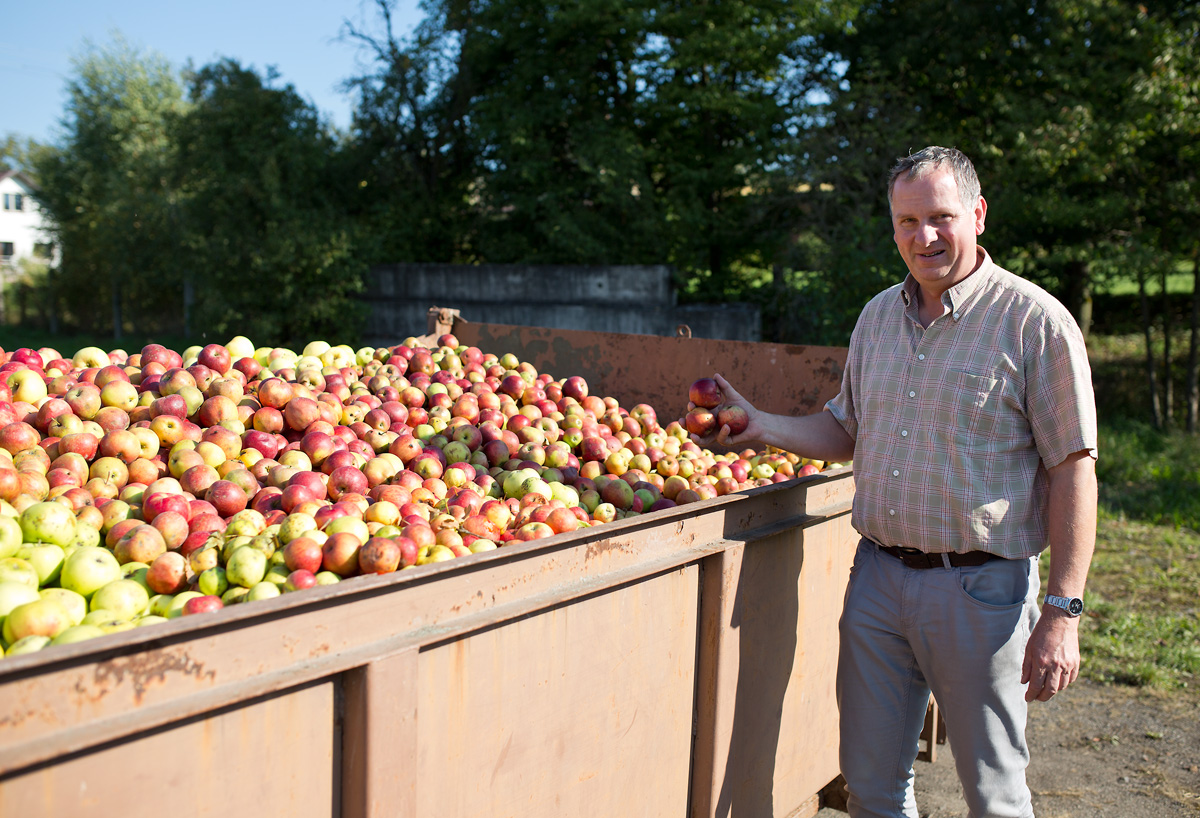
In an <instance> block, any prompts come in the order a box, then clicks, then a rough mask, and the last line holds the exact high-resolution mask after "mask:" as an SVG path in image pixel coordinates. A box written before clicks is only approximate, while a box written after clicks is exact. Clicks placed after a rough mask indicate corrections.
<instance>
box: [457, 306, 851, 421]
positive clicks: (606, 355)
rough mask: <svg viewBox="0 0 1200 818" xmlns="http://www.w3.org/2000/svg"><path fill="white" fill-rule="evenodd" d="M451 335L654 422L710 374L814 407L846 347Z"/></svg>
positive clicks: (462, 325) (573, 335)
mask: <svg viewBox="0 0 1200 818" xmlns="http://www.w3.org/2000/svg"><path fill="white" fill-rule="evenodd" d="M468 317H469V316H468ZM453 332H454V334H455V335H456V336H457V337H458V340H459V341H460V342H461V343H464V344H467V345H470V346H477V347H479V348H480V349H482V350H484V351H486V352H495V353H497V354H499V353H501V352H512V353H514V354H516V355H517V356H518V357H519V358H520V359H521V360H523V361H529V362H530V363H532V364H533V365H534V366H536V367H537V368H538V371H539V372H549V373H550V374H552V375H554V376H555V377H567V376H568V375H582V376H583V377H584V379H586V380H587V382H588V386H589V388H590V390H591V392H592V394H597V395H612V396H615V397H618V398H620V399H621V404H622V405H623V406H626V407H632V406H633V405H635V404H638V403H648V404H650V405H651V406H653V407H654V408H655V409H656V410H657V411H658V413H659V417H660V420H661V419H662V418H668V419H672V418H674V417H682V416H683V414H684V413H685V412H686V411H687V400H688V398H687V391H688V386H689V385H691V383H692V381H694V380H696V379H697V378H703V377H708V376H711V375H712V374H713V373H715V372H719V373H721V374H722V375H724V376H725V378H726V379H727V380H728V381H729V382H730V384H732V385H733V387H734V388H735V389H737V390H738V391H739V392H741V393H742V394H743V395H745V396H746V397H747V398H749V399H750V400H751V401H752V402H753V403H754V405H755V406H757V407H759V408H761V409H765V410H766V411H768V412H775V413H778V414H786V415H803V414H808V413H811V412H816V411H819V410H820V409H821V407H823V406H824V405H825V402H826V401H827V400H829V399H830V398H831V397H833V396H834V395H836V394H837V392H838V389H839V388H840V387H841V382H842V370H843V368H844V367H845V365H846V352H847V350H846V349H845V347H821V346H799V345H793V344H768V343H750V342H745V341H720V340H713V339H710V338H678V337H677V338H660V337H657V336H652V335H626V334H621V333H612V332H583V331H574V332H564V331H562V330H551V329H541V328H538V327H516V326H506V325H502V324H476V323H473V322H471V321H469V320H461V319H460V320H456V321H454V323H453ZM664 425H665V423H664Z"/></svg>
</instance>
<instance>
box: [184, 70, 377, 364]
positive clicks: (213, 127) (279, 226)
mask: <svg viewBox="0 0 1200 818" xmlns="http://www.w3.org/2000/svg"><path fill="white" fill-rule="evenodd" d="M274 78H275V77H274V75H273V73H271V72H268V73H267V76H266V77H265V78H264V77H262V76H260V75H259V74H258V73H256V72H255V71H253V70H250V69H247V68H243V67H242V66H241V65H239V64H238V63H237V62H236V61H233V60H222V61H220V62H217V63H214V64H212V65H208V66H205V67H204V68H201V69H200V70H199V71H196V72H194V73H193V74H191V76H190V78H189V79H190V82H189V94H188V96H189V99H190V101H191V108H190V109H189V111H188V113H187V114H186V115H185V116H183V117H180V118H179V120H178V121H177V123H176V126H175V129H174V131H173V133H172V138H173V141H174V145H175V157H176V158H175V173H174V176H173V187H174V189H175V190H177V191H179V194H180V205H179V212H178V216H177V218H178V222H179V225H180V228H181V233H182V235H183V246H184V248H185V252H184V253H183V254H182V255H181V258H180V259H179V266H180V268H181V269H182V271H183V273H184V275H185V276H186V278H187V280H188V281H189V282H190V288H189V290H190V291H191V292H193V293H194V299H195V315H194V317H193V318H192V319H191V320H192V323H193V325H194V326H195V327H197V328H203V330H204V331H207V332H213V333H215V336H216V337H218V338H224V337H227V336H230V335H235V334H239V333H247V334H250V335H251V337H255V338H262V339H273V340H275V341H286V342H299V341H303V340H305V339H306V338H308V339H311V338H312V337H327V336H328V337H346V336H351V337H353V335H354V334H355V333H356V331H357V326H358V324H359V321H360V320H361V312H362V309H361V302H359V301H358V300H357V299H356V298H355V297H354V296H355V294H356V293H357V292H358V291H359V289H360V288H361V281H362V265H361V263H360V262H359V261H357V259H356V257H355V247H354V245H355V242H354V233H353V230H352V228H351V225H350V224H349V223H348V221H347V219H346V218H345V216H344V215H343V214H342V212H341V209H340V207H339V202H340V195H339V193H340V188H341V181H340V180H339V179H338V178H337V177H336V176H335V174H334V173H333V172H332V168H333V163H332V161H331V158H332V157H333V156H334V154H335V148H336V146H335V143H334V140H333V138H332V136H331V135H330V134H329V133H328V132H327V131H326V129H325V128H324V127H323V126H322V124H321V122H320V120H319V117H318V115H317V112H316V111H315V110H314V109H313V108H312V106H310V105H309V104H308V103H306V102H305V101H304V100H302V99H301V98H300V96H299V95H298V94H297V93H296V91H295V90H294V89H293V88H292V87H291V86H286V87H284V88H275V87H272V85H271V83H272V82H273V80H274Z"/></svg>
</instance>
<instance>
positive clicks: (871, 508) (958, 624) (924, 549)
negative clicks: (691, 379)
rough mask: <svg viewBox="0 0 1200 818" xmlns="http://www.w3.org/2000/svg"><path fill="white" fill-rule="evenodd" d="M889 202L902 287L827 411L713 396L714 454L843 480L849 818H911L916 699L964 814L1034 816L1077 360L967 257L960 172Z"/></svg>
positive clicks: (948, 169) (1071, 547)
mask: <svg viewBox="0 0 1200 818" xmlns="http://www.w3.org/2000/svg"><path fill="white" fill-rule="evenodd" d="M888 201H889V204H890V206H891V214H892V225H893V228H894V230H895V240H896V247H897V248H898V249H899V251H900V256H901V257H902V258H903V259H904V262H905V264H906V265H907V266H908V275H907V277H906V278H905V280H904V282H903V283H902V284H898V285H896V286H894V287H891V288H890V289H888V290H885V291H884V292H882V293H880V294H879V295H877V296H876V297H875V298H873V299H872V300H871V301H870V303H868V304H867V306H866V307H865V308H864V310H863V312H862V314H861V316H860V317H859V320H858V324H857V326H856V327H855V330H854V334H853V336H852V338H851V341H850V351H849V357H848V359H847V362H846V370H845V373H844V376H843V381H842V388H841V392H840V393H839V394H838V395H837V397H835V398H834V399H833V400H831V401H829V403H828V404H827V405H826V406H825V409H824V411H822V412H818V413H816V414H814V415H809V416H807V417H802V418H793V417H785V416H781V415H770V414H767V413H765V412H760V411H758V410H756V409H754V407H753V406H752V405H751V404H750V403H749V402H748V401H746V400H745V399H744V398H742V397H741V396H740V395H738V393H737V392H736V391H735V390H734V389H733V388H732V387H731V386H730V385H729V384H728V383H727V382H726V381H725V380H724V379H723V378H720V376H718V382H719V383H720V385H721V387H722V388H723V389H724V390H725V394H726V398H727V399H728V400H731V401H735V402H738V403H740V404H741V405H742V406H744V407H745V408H746V409H747V411H748V412H749V414H750V425H749V427H748V428H747V429H746V431H745V432H743V433H742V434H741V435H739V436H736V437H731V436H730V435H729V429H728V427H725V428H723V429H722V430H721V431H720V432H719V434H718V440H719V442H722V443H728V444H730V445H734V446H737V445H740V444H742V443H744V442H747V441H751V440H757V441H761V442H764V443H769V444H772V445H775V446H778V447H780V448H782V449H785V450H788V451H792V452H796V453H798V454H803V455H806V456H809V457H812V458H816V459H822V460H831V461H843V460H850V459H853V460H854V471H855V484H856V488H855V492H856V493H855V500H854V511H853V524H854V527H855V529H856V530H857V531H858V532H859V533H860V534H861V535H862V536H863V539H862V541H861V542H860V543H859V546H858V550H857V552H856V555H855V560H854V566H853V568H852V570H851V576H850V583H849V586H848V588H847V592H846V605H845V610H844V613H843V615H842V621H841V648H840V655H839V663H838V682H837V695H838V703H839V708H840V711H841V767H842V774H843V776H844V777H845V778H846V782H847V786H848V790H849V811H850V814H851V815H852V816H856V818H857V817H859V816H900V815H904V816H912V817H913V818H916V816H917V811H916V805H915V802H914V797H913V787H912V779H913V773H912V767H913V761H914V760H915V758H916V754H917V742H918V736H919V734H920V731H921V727H922V723H923V719H924V715H925V708H926V704H927V700H928V696H929V693H930V691H931V690H932V692H933V695H934V696H935V697H936V699H937V701H938V704H939V706H940V707H941V709H942V712H943V713H944V715H945V720H946V729H947V733H948V735H949V739H950V745H951V749H952V750H953V752H954V757H955V764H956V767H957V770H958V774H959V777H960V779H961V781H962V784H963V791H964V794H965V797H966V800H967V804H968V807H969V808H970V814H971V815H972V816H975V817H977V818H982V817H983V816H989V818H991V817H993V816H994V817H995V818H999V817H1000V816H1031V815H1033V810H1032V806H1031V803H1030V795H1029V788H1028V786H1027V785H1026V783H1025V768H1026V766H1027V764H1028V758H1029V756H1028V747H1027V745H1026V742H1025V721H1026V713H1027V702H1029V701H1032V700H1035V699H1036V700H1038V701H1047V700H1049V699H1050V698H1051V697H1052V696H1054V695H1055V694H1057V693H1058V692H1060V691H1062V690H1063V689H1065V688H1066V687H1067V686H1068V685H1070V684H1071V682H1073V681H1074V680H1075V678H1076V676H1077V675H1078V672H1079V640H1078V623H1079V620H1078V616H1079V613H1080V611H1081V609H1082V602H1081V601H1080V600H1081V598H1082V596H1083V586H1084V581H1085V579H1086V577H1087V569H1088V565H1089V563H1090V561H1091V555H1092V550H1093V547H1094V544H1095V526H1096V479H1095V462H1094V458H1095V457H1096V417H1095V399H1094V396H1093V393H1092V385H1091V373H1090V370H1089V367H1088V362H1087V355H1086V351H1085V349H1084V343H1083V338H1082V335H1081V333H1080V332H1079V329H1078V327H1077V326H1076V324H1075V322H1074V320H1073V319H1072V318H1071V316H1070V314H1069V313H1068V312H1067V311H1066V309H1064V308H1063V306H1062V305H1061V304H1060V303H1059V302H1058V301H1056V300H1055V299H1054V298H1053V297H1051V296H1050V295H1049V294H1047V293H1046V292H1045V291H1044V290H1042V289H1040V288H1039V287H1036V286H1035V285H1033V284H1031V283H1029V282H1028V281H1025V280H1024V279H1021V278H1019V277H1017V276H1015V275H1013V274H1011V273H1009V272H1007V271H1005V270H1003V269H1001V268H1000V267H998V266H996V264H994V263H993V262H992V260H991V258H990V257H989V256H988V253H987V252H986V251H985V250H984V249H983V248H982V247H980V246H978V244H977V237H978V236H979V235H980V234H982V233H983V230H984V222H985V217H986V215H987V203H986V201H985V200H984V198H983V196H981V195H980V189H979V180H978V178H977V177H976V174H975V169H974V167H973V166H972V165H971V162H970V160H969V159H967V157H966V156H965V155H963V154H962V153H961V152H960V151H958V150H954V149H946V148H940V147H929V148H926V149H924V150H922V151H920V152H918V153H915V154H912V155H910V156H908V157H905V158H903V159H901V160H900V161H899V162H898V163H897V164H896V166H895V167H894V168H893V169H892V172H891V175H890V178H889V182H888ZM1047 547H1048V548H1049V549H1050V555H1051V561H1050V572H1049V578H1048V582H1047V587H1046V591H1047V595H1046V596H1045V597H1043V598H1042V599H1041V600H1039V598H1038V593H1039V578H1038V566H1037V561H1038V555H1039V554H1040V553H1041V552H1042V551H1043V550H1044V549H1046V548H1047ZM1039 608H1040V612H1039Z"/></svg>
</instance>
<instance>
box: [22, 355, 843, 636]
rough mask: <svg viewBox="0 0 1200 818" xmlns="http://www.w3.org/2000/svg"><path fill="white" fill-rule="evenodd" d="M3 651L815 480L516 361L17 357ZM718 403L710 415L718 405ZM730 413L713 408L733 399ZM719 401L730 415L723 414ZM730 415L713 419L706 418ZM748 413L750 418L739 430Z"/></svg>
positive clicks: (698, 428)
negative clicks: (714, 444) (723, 450)
mask: <svg viewBox="0 0 1200 818" xmlns="http://www.w3.org/2000/svg"><path fill="white" fill-rule="evenodd" d="M0 362H2V365H0V623H2V625H0V638H2V639H3V642H2V644H0V647H3V648H4V649H5V654H6V655H15V654H21V653H27V652H31V651H36V650H40V649H42V648H43V647H45V646H46V645H48V644H64V643H71V642H76V641H79V640H82V639H88V638H91V637H95V636H100V635H103V634H105V633H111V632H114V631H119V630H124V629H126V628H131V627H137V626H143V625H148V624H153V623H157V622H163V621H166V620H169V619H171V618H173V617H177V616H184V615H189V614H197V613H202V612H206V611H213V610H217V609H220V608H222V607H224V606H226V605H231V604H235V603H242V602H250V601H255V600H262V599H269V598H272V597H276V596H279V595H280V594H282V593H288V592H292V591H298V590H302V589H305V588H311V587H313V586H316V585H322V584H328V583H333V582H339V581H341V580H344V579H346V578H349V577H353V576H356V575H363V574H384V573H389V572H392V571H397V570H404V569H410V568H414V567H416V566H420V565H424V564H427V563H433V562H441V561H444V560H450V559H454V558H456V557H461V556H466V555H469V554H472V553H478V552H481V551H486V550H490V549H494V548H497V547H499V546H502V545H504V544H505V543H508V542H511V541H527V540H534V539H539V538H542V537H550V536H553V535H555V534H562V533H566V532H570V531H574V530H576V529H578V528H580V527H585V526H592V525H598V524H602V523H607V522H611V521H613V520H617V519H622V518H626V517H629V516H632V515H636V514H642V513H647V512H651V511H656V510H659V509H664V508H670V507H672V506H675V505H678V504H684V503H691V502H696V501H699V500H703V499H707V498H712V497H716V496H718V495H723V494H728V493H730V492H735V491H739V490H741V489H744V488H748V487H751V486H757V485H763V484H766V483H770V482H779V481H782V480H788V479H792V478H793V477H795V476H796V475H797V474H798V473H799V474H807V473H812V472H815V471H817V470H818V469H819V468H820V466H821V464H813V463H802V462H801V461H800V460H799V458H796V457H795V456H794V455H790V454H787V453H784V452H779V451H773V450H768V451H766V452H755V451H753V450H746V451H743V452H740V453H729V454H714V453H712V452H711V451H708V450H705V449H702V448H701V447H700V446H698V445H697V444H696V443H695V442H693V440H692V439H691V438H690V437H689V434H688V432H689V428H690V429H691V431H692V433H694V434H697V435H700V436H709V435H710V434H711V433H712V432H713V431H714V430H715V428H719V426H713V425H712V424H714V423H719V424H728V425H730V426H731V428H732V430H733V431H734V432H735V433H736V432H737V431H738V429H739V426H738V424H742V426H741V428H744V423H745V412H744V411H743V410H741V409H740V408H738V407H736V406H734V407H728V406H725V407H720V406H719V404H720V397H719V392H720V390H719V388H717V391H716V393H715V394H714V393H713V392H712V390H713V388H715V387H716V384H715V383H714V382H712V381H711V380H709V379H703V380H702V381H698V382H697V384H693V386H692V389H691V390H690V397H691V398H692V401H693V403H695V404H696V406H697V409H696V410H693V412H691V413H689V416H688V418H687V419H686V424H687V425H686V426H685V425H684V424H682V423H680V422H679V421H672V422H670V423H668V424H667V425H666V426H665V427H663V426H661V425H660V424H659V421H658V418H657V416H656V414H655V412H654V409H653V408H651V407H650V406H648V405H646V404H639V405H637V406H634V407H632V408H631V409H629V410H626V409H625V408H623V407H621V406H620V405H619V404H618V402H617V401H616V400H614V399H613V398H610V397H604V398H601V397H598V396H596V395H592V394H590V393H589V390H588V384H587V383H586V381H585V380H584V379H583V378H581V377H579V376H572V377H567V378H564V379H563V380H555V379H554V378H553V377H551V376H550V375H548V374H546V373H538V372H537V371H536V370H535V368H534V367H533V366H531V365H530V364H529V363H527V362H522V361H519V360H518V359H517V358H516V356H514V355H512V354H505V355H502V356H496V355H493V354H485V353H483V352H481V351H480V350H479V349H477V348H475V347H466V346H463V345H460V344H459V342H458V341H457V339H456V338H454V336H452V335H443V336H441V337H440V338H438V339H437V340H436V342H435V343H433V344H431V345H430V346H425V345H423V344H422V343H420V340H419V339H414V338H410V339H407V340H406V341H405V342H404V343H403V344H401V345H399V346H396V347H392V348H378V349H377V348H372V347H368V348H363V349H359V350H357V351H356V350H353V349H351V348H350V347H348V346H344V345H342V346H331V345H329V344H327V343H324V342H313V343H311V344H309V345H308V346H307V347H305V348H304V350H303V351H301V352H299V353H297V352H294V351H291V350H288V349H283V348H268V347H262V348H257V349H256V348H255V347H254V346H253V345H252V344H251V343H250V342H249V341H248V340H247V339H245V338H244V337H241V336H239V337H237V338H234V339H232V340H231V341H230V342H229V343H228V344H225V345H220V344H210V345H208V346H204V347H202V348H201V347H192V348H190V349H188V350H185V351H184V352H183V353H182V354H180V353H177V352H174V351H172V350H169V349H167V348H165V347H163V346H161V345H157V344H150V345H147V346H146V347H144V348H143V349H142V350H141V351H140V352H139V353H136V354H132V355H128V354H126V353H125V352H123V351H121V350H116V351H112V352H105V351H104V350H101V349H98V348H94V347H89V348H86V349H82V350H80V351H79V352H77V353H76V354H75V355H74V357H72V358H70V359H67V358H63V357H62V356H60V355H59V353H58V352H57V351H55V350H53V349H40V350H32V349H19V350H16V351H15V352H12V353H11V354H0ZM698 397H699V400H697V398H698ZM714 401H716V402H715V403H714ZM712 409H716V411H715V412H714V411H712ZM698 412H708V414H709V415H711V416H712V418H711V422H709V421H707V420H706V424H704V425H694V420H693V418H692V415H693V414H696V413H698ZM739 413H740V415H739Z"/></svg>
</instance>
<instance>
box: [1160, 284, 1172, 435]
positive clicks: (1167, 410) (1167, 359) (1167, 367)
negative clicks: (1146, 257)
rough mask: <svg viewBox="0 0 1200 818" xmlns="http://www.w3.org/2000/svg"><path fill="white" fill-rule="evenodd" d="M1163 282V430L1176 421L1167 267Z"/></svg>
mask: <svg viewBox="0 0 1200 818" xmlns="http://www.w3.org/2000/svg"><path fill="white" fill-rule="evenodd" d="M1159 280H1160V281H1161V282H1162V304H1163V369H1162V395H1163V401H1162V402H1163V405H1162V418H1163V428H1164V429H1170V428H1171V426H1172V424H1173V423H1174V420H1175V384H1174V382H1173V379H1172V377H1171V370H1172V367H1171V332H1172V330H1174V328H1175V327H1174V322H1172V321H1171V295H1170V293H1168V292H1167V267H1166V266H1165V265H1164V266H1163V267H1162V269H1161V270H1160V271H1159Z"/></svg>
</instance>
